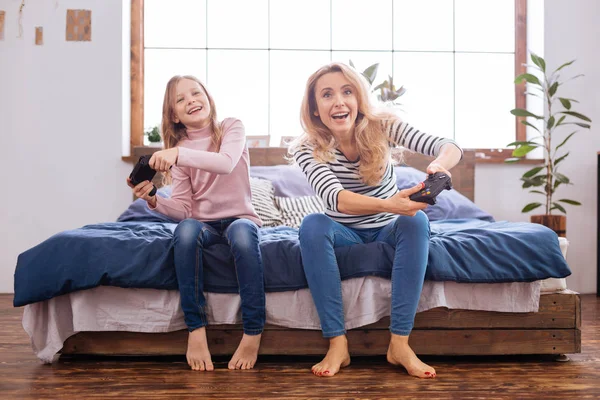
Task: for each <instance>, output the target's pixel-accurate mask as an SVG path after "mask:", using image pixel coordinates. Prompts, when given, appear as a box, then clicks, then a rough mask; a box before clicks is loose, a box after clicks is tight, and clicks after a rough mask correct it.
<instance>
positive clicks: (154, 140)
mask: <svg viewBox="0 0 600 400" xmlns="http://www.w3.org/2000/svg"><path fill="white" fill-rule="evenodd" d="M144 135H146V137H147V138H148V142H150V145H151V146H157V145H158V146H160V143H161V141H162V137H161V136H160V131H159V130H158V125H155V126H153V127H152V128H151V129H149V130H147V131H146V132H144Z"/></svg>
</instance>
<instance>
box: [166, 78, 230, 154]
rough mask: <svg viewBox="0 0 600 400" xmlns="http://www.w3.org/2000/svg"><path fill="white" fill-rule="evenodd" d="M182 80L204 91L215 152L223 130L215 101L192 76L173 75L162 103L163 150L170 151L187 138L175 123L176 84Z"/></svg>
mask: <svg viewBox="0 0 600 400" xmlns="http://www.w3.org/2000/svg"><path fill="white" fill-rule="evenodd" d="M182 79H189V80H192V81H194V82H196V83H198V85H200V87H201V88H202V90H204V93H205V94H206V97H207V98H208V104H209V105H210V115H209V116H208V118H209V119H210V128H211V130H212V143H213V145H214V147H215V149H216V150H215V151H219V148H220V147H221V141H222V139H223V129H222V128H221V124H220V123H219V121H218V120H217V109H216V108H215V101H214V100H213V97H212V96H211V95H210V93H209V92H208V90H207V89H206V86H204V84H203V83H202V82H201V81H200V79H198V78H196V77H195V76H192V75H183V76H182V75H175V76H174V77H172V78H171V79H169V82H168V83H167V88H166V90H165V98H164V101H163V111H162V123H161V127H162V135H163V142H164V147H165V149H170V148H172V147H175V146H177V143H179V141H180V140H181V139H183V138H187V133H186V128H185V125H183V124H182V123H181V122H175V102H176V101H177V93H176V92H177V84H178V83H179V81H180V80H182Z"/></svg>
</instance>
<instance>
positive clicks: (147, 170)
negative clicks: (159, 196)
mask: <svg viewBox="0 0 600 400" xmlns="http://www.w3.org/2000/svg"><path fill="white" fill-rule="evenodd" d="M150 157H152V156H151V155H145V156H141V157H140V159H139V160H138V162H137V164H135V167H133V171H131V174H129V180H130V181H131V184H132V185H133V186H135V185H137V184H139V183H140V182H143V181H150V182H152V179H153V178H154V175H156V171H155V170H153V169H152V168H151V167H150V165H149V164H148V163H149V162H150ZM155 194H156V186H154V187H153V188H152V190H151V191H150V193H149V195H150V196H154V195H155Z"/></svg>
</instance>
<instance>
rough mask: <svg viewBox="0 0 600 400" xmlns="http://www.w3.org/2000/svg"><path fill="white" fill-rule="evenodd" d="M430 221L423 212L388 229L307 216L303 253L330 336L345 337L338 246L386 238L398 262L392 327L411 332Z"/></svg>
mask: <svg viewBox="0 0 600 400" xmlns="http://www.w3.org/2000/svg"><path fill="white" fill-rule="evenodd" d="M429 236H430V230H429V219H428V218H427V215H426V214H425V213H424V212H422V211H419V212H417V214H416V215H415V216H414V217H408V216H399V217H398V218H396V219H395V220H393V221H392V222H390V223H389V224H388V225H386V226H384V227H382V228H369V229H353V228H349V227H347V226H345V225H342V224H340V223H338V222H335V221H333V220H332V219H331V218H329V217H328V216H326V215H325V214H311V215H308V216H306V217H305V218H304V219H303V221H302V224H301V225H300V252H301V254H302V264H303V266H304V272H305V274H306V280H307V281H308V286H309V288H310V292H311V294H312V297H313V301H314V303H315V306H316V308H317V312H318V314H319V319H320V320H321V329H322V331H323V336H324V337H326V338H329V337H335V336H340V335H344V334H345V333H346V329H345V324H344V306H343V302H342V281H341V278H340V271H339V268H338V264H337V260H336V257H335V252H334V249H335V248H336V247H342V246H351V245H353V244H357V243H370V242H375V241H380V242H385V243H388V244H389V245H391V246H393V247H394V248H395V254H394V263H393V266H392V276H391V280H392V304H391V317H390V321H391V323H390V331H391V332H392V333H394V334H397V335H402V336H408V335H409V334H410V332H411V330H412V328H413V324H414V320H415V314H416V312H417V305H418V304H419V298H420V296H421V290H422V289H423V281H424V279H425V269H426V267H427V258H428V255H429Z"/></svg>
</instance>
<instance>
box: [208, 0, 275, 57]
mask: <svg viewBox="0 0 600 400" xmlns="http://www.w3.org/2000/svg"><path fill="white" fill-rule="evenodd" d="M207 1H208V18H207V20H208V34H207V42H208V47H217V48H237V49H240V48H241V49H245V48H261V49H266V48H267V47H268V42H269V37H268V32H269V29H268V27H269V9H268V1H267V0H253V1H248V0H207Z"/></svg>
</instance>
